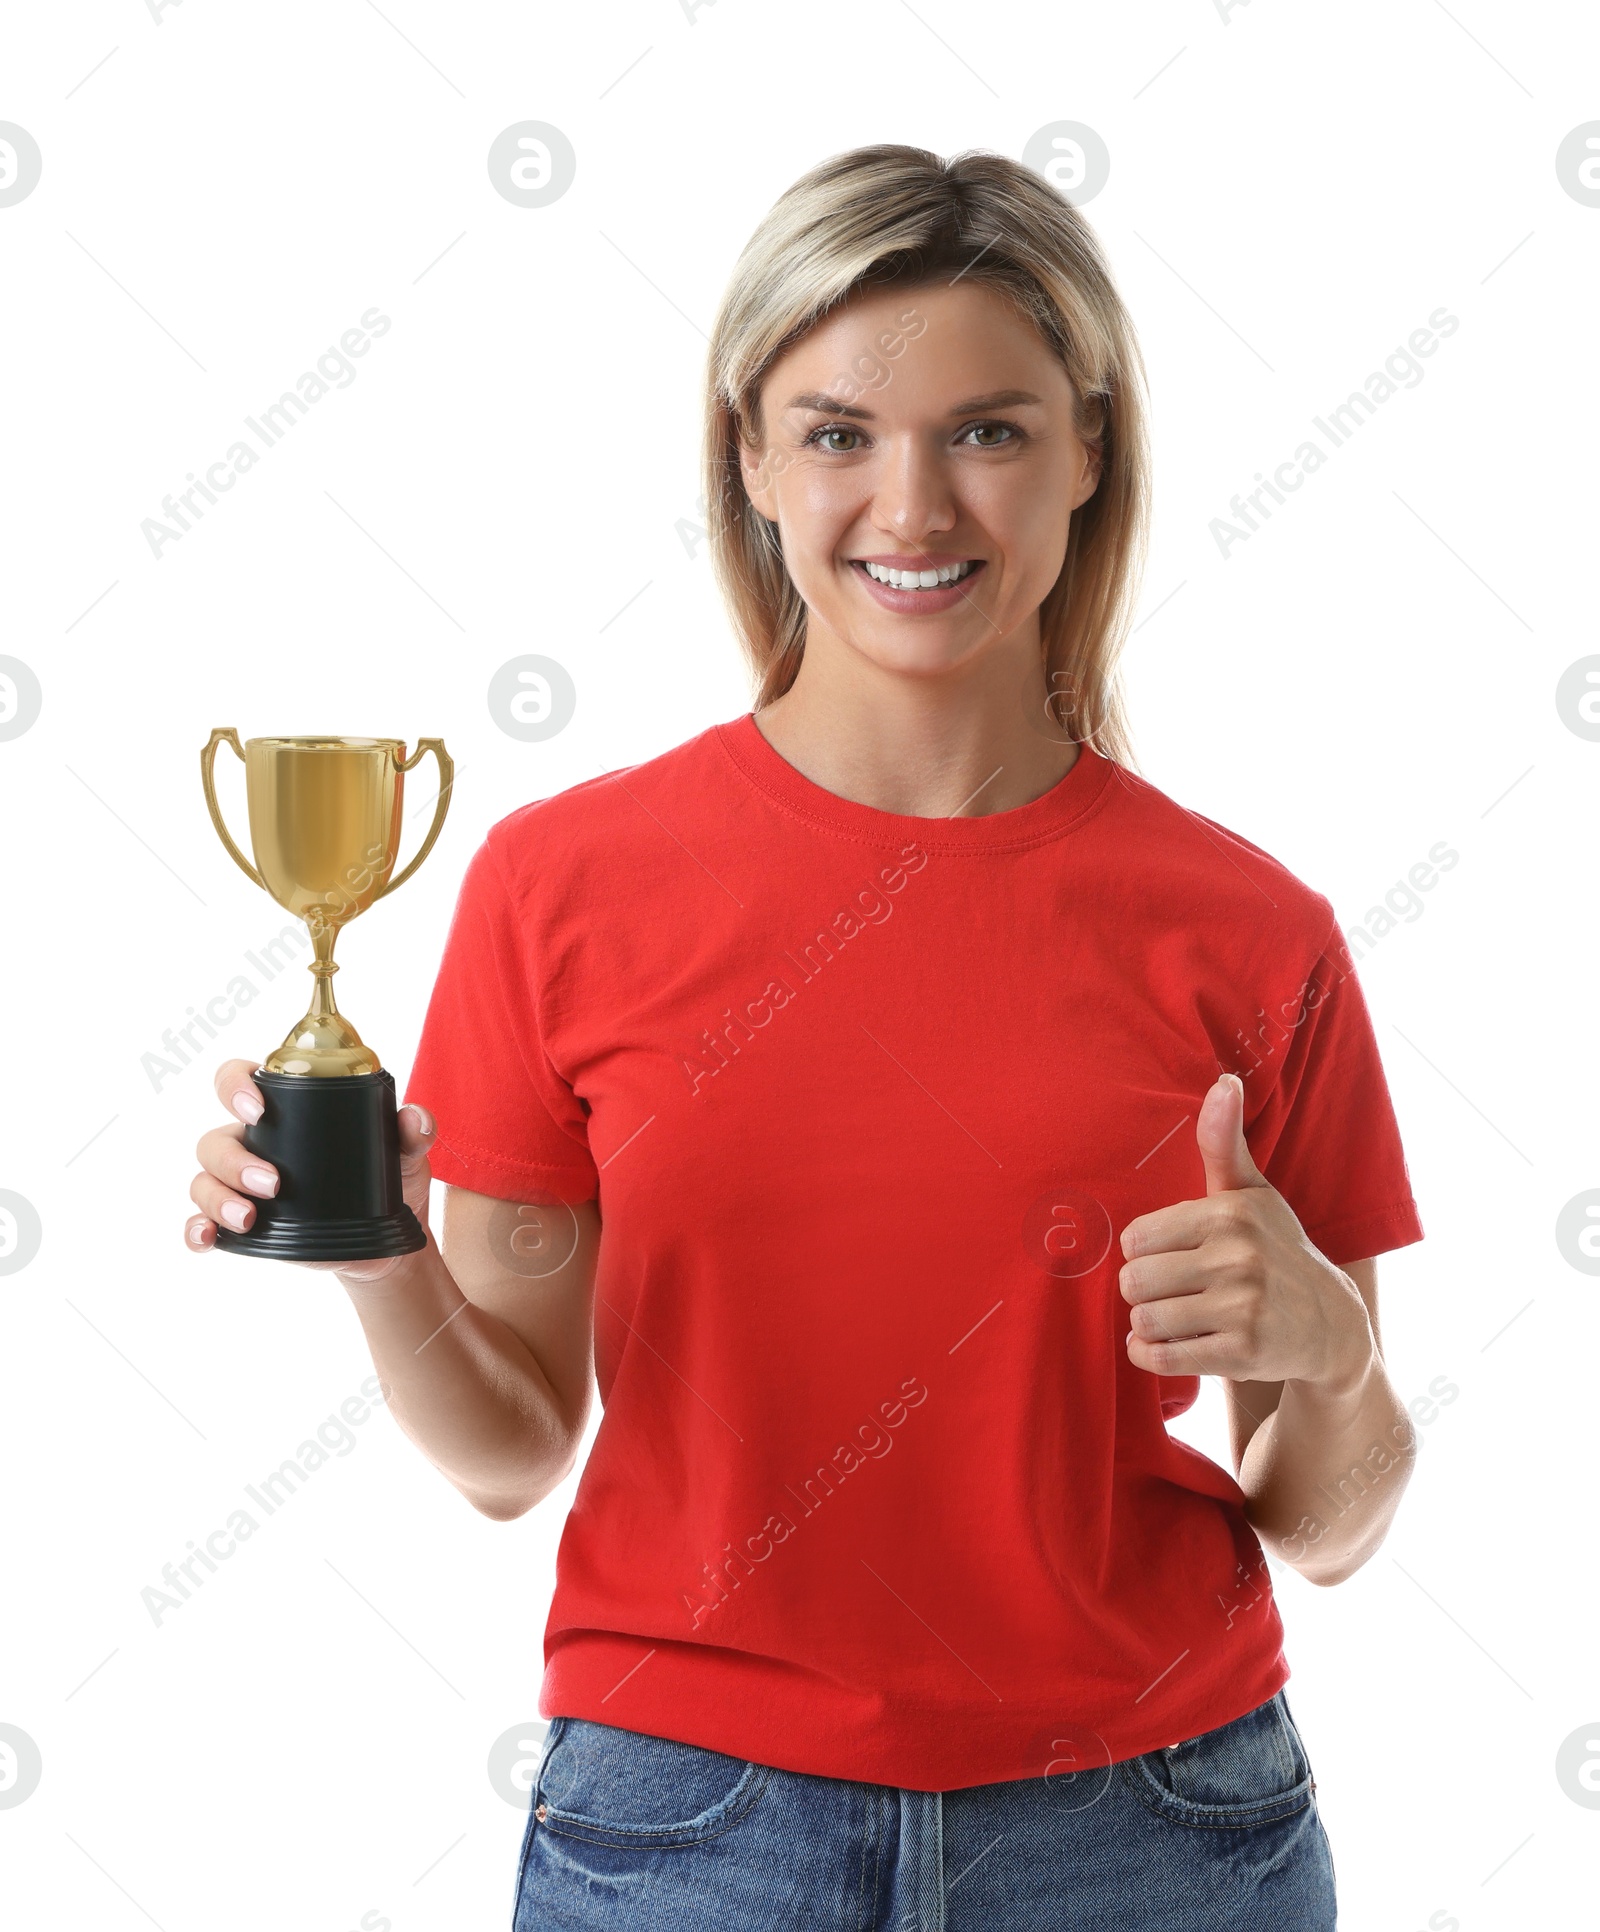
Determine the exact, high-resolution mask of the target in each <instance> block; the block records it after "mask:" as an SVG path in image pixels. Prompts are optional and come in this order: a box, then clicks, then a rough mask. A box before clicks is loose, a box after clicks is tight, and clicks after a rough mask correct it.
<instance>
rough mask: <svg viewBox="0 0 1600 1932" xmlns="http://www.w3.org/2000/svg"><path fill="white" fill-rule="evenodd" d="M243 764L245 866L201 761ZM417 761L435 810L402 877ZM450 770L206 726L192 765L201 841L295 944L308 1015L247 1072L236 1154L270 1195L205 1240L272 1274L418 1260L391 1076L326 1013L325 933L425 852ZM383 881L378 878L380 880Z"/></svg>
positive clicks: (418, 1232) (329, 962)
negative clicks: (430, 781)
mask: <svg viewBox="0 0 1600 1932" xmlns="http://www.w3.org/2000/svg"><path fill="white" fill-rule="evenodd" d="M219 744H228V745H231V746H232V747H233V749H234V751H235V752H236V753H237V754H238V756H239V757H240V758H241V759H242V760H243V761H244V769H245V796H246V800H247V803H248V807H249V814H250V844H251V848H252V850H253V851H254V853H255V864H254V865H252V864H251V863H250V861H249V860H248V859H247V858H246V857H245V855H244V854H243V853H242V852H241V851H240V850H239V848H238V846H237V845H235V844H234V842H233V839H232V837H231V836H230V835H229V832H228V828H227V825H226V824H225V823H224V821H223V817H222V812H221V810H220V808H219V807H218V805H217V793H216V783H215V772H214V768H215V764H216V756H217V746H218V745H219ZM429 751H431V752H432V753H433V755H434V757H435V758H436V759H437V760H438V764H439V799H438V804H437V805H436V807H435V809H434V814H433V823H432V825H431V826H429V828H428V835H427V837H426V838H425V839H424V840H423V841H422V844H421V845H420V846H419V847H418V849H417V852H416V855H415V857H414V858H413V859H412V860H411V862H410V864H409V865H407V866H406V868H405V869H404V871H402V872H400V873H398V874H395V872H394V867H395V861H396V860H397V859H398V858H399V856H400V828H401V817H402V804H403V800H404V797H405V774H406V773H407V772H408V771H410V770H412V769H413V767H415V766H416V765H417V764H419V763H420V762H421V759H422V757H423V754H424V753H425V752H429ZM454 773H455V764H454V761H453V760H452V759H451V757H450V754H449V753H448V752H447V751H446V750H445V748H444V740H443V739H442V738H419V739H418V740H417V748H416V750H415V751H414V752H413V753H412V754H411V756H410V757H409V758H408V757H407V756H406V748H405V743H404V741H403V740H402V739H399V738H249V739H246V741H245V743H244V744H243V745H242V746H241V745H240V743H239V734H238V731H237V730H236V729H235V728H234V727H233V726H232V725H219V726H218V727H217V729H216V730H215V731H213V732H212V734H211V740H210V742H209V743H208V744H207V746H206V747H205V749H204V750H203V751H202V752H201V754H200V776H201V779H202V782H203V783H204V785H205V794H206V803H207V805H208V806H210V808H211V821H212V823H213V824H214V825H215V826H216V828H217V836H218V837H219V838H220V839H221V840H222V843H223V845H224V846H225V847H226V848H227V850H228V851H229V853H231V854H232V856H233V858H234V860H235V861H236V862H237V864H238V866H239V868H240V870H241V871H243V872H244V873H245V875H246V876H247V877H248V878H250V879H252V880H254V882H255V883H256V884H257V885H258V886H260V887H261V888H262V890H263V891H265V892H268V893H270V894H271V895H272V897H273V898H274V899H276V900H277V902H278V904H279V905H280V906H282V907H283V908H284V909H285V910H286V911H288V912H291V913H293V914H294V915H295V917H296V918H298V919H303V920H304V921H305V922H306V930H307V932H308V933H309V934H310V936H311V947H312V960H311V968H310V970H311V975H312V979H313V982H314V986H313V992H312V997H311V1005H310V1007H309V1009H308V1010H307V1011H306V1013H305V1014H304V1015H303V1016H302V1017H301V1018H300V1019H298V1020H296V1021H295V1023H294V1025H293V1026H292V1027H291V1028H290V1029H289V1031H288V1033H287V1034H286V1035H285V1037H284V1041H283V1044H282V1045H281V1046H279V1047H276V1048H274V1049H273V1051H272V1052H271V1053H269V1054H268V1055H267V1057H266V1059H265V1060H263V1061H262V1063H261V1065H260V1066H259V1067H257V1068H256V1070H255V1082H256V1085H257V1086H258V1087H259V1088H260V1089H261V1101H262V1108H263V1111H262V1115H261V1118H260V1119H259V1120H258V1121H256V1122H255V1123H254V1125H253V1126H249V1127H246V1129H245V1132H244V1144H245V1146H246V1148H248V1149H249V1151H250V1152H251V1153H253V1154H259V1155H260V1156H261V1157H262V1158H263V1159H264V1160H268V1161H270V1162H271V1163H272V1165H273V1166H274V1167H275V1168H276V1169H277V1170H278V1175H279V1181H278V1191H277V1193H276V1194H275V1195H273V1196H272V1197H271V1199H269V1200H258V1201H257V1202H256V1204H255V1210H256V1212H255V1219H254V1221H253V1222H252V1223H251V1226H250V1228H249V1230H248V1231H247V1232H243V1233H241V1232H238V1231H236V1230H234V1229H232V1228H226V1227H219V1228H218V1229H217V1246H218V1247H219V1248H227V1249H229V1250H231V1251H232V1252H233V1253H235V1254H254V1255H267V1256H270V1257H273V1258H275V1259H279V1260H284V1261H368V1260H376V1259H378V1258H379V1257H381V1256H384V1255H396V1254H411V1253H413V1252H415V1250H416V1249H418V1248H421V1247H423V1246H425V1245H426V1240H427V1237H426V1236H425V1235H424V1234H423V1232H422V1226H421V1223H420V1222H419V1221H418V1220H417V1217H416V1216H415V1215H414V1214H413V1213H412V1211H411V1209H410V1208H409V1207H407V1206H406V1203H405V1200H404V1198H403V1197H402V1195H401V1192H400V1129H399V1124H398V1122H397V1120H396V1117H395V1116H396V1103H395V1087H394V1076H393V1075H392V1074H391V1073H389V1072H387V1071H386V1070H385V1069H384V1067H383V1066H382V1065H381V1064H380V1062H379V1059H378V1056H377V1054H376V1053H375V1052H374V1051H373V1049H372V1048H371V1047H370V1046H368V1045H367V1044H366V1043H365V1042H364V1041H363V1040H362V1038H361V1035H360V1034H359V1033H357V1031H356V1030H355V1028H354V1027H353V1026H352V1025H351V1024H350V1022H349V1021H348V1020H347V1019H346V1018H345V1016H344V1015H343V1014H342V1013H341V1012H340V1011H339V1009H338V1007H337V1006H336V1005H335V1003H334V998H333V975H334V974H335V973H336V972H338V970H339V969H338V967H337V966H336V965H335V964H334V963H333V945H334V941H335V940H336V939H337V938H338V936H339V931H340V928H341V927H342V926H344V925H346V924H347V923H348V922H349V921H350V920H352V919H354V918H356V917H357V916H358V915H359V914H361V913H363V912H365V911H366V910H367V908H368V907H369V906H370V905H372V904H373V903H374V902H375V901H376V900H379V899H382V898H383V897H384V896H385V895H386V894H388V893H390V892H393V891H394V889H395V887H396V886H397V885H403V884H404V883H405V881H406V880H407V879H409V878H410V877H411V875H412V873H413V872H415V871H416V869H417V867H418V866H419V865H421V863H422V861H423V860H424V859H425V858H426V857H427V856H428V854H429V852H431V851H432V850H433V844H434V841H435V840H436V839H437V838H438V836H439V831H440V828H441V827H442V826H443V824H444V815H445V813H446V811H447V810H448V809H449V805H450V787H451V783H452V780H453V777H454ZM391 875H393V876H391Z"/></svg>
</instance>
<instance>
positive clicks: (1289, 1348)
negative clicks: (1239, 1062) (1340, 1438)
mask: <svg viewBox="0 0 1600 1932" xmlns="http://www.w3.org/2000/svg"><path fill="white" fill-rule="evenodd" d="M1195 1141H1196V1143H1197V1145H1198V1147H1199V1150H1200V1158H1201V1161H1202V1162H1203V1163H1204V1166H1205V1175H1206V1193H1205V1199H1204V1200H1200V1201H1180V1202H1178V1203H1177V1204H1176V1205H1175V1206H1173V1207H1165V1208H1158V1209H1157V1210H1156V1211H1155V1213H1153V1214H1141V1215H1140V1216H1138V1218H1137V1219H1136V1220H1133V1221H1130V1222H1129V1223H1128V1225H1127V1227H1125V1228H1124V1229H1123V1231H1122V1252H1123V1254H1124V1256H1125V1257H1126V1261H1125V1263H1124V1266H1123V1268H1122V1270H1121V1272H1120V1273H1119V1275H1118V1278H1117V1279H1118V1284H1119V1286H1120V1287H1121V1290H1122V1297H1123V1299H1124V1301H1126V1302H1128V1303H1129V1304H1130V1305H1131V1311H1132V1312H1131V1315H1130V1318H1129V1332H1128V1338H1127V1344H1128V1358H1129V1360H1130V1361H1131V1362H1132V1363H1133V1364H1134V1366H1135V1367H1136V1368H1142V1369H1147V1370H1149V1372H1150V1373H1151V1374H1152V1375H1222V1376H1226V1377H1227V1378H1228V1379H1229V1380H1230V1381H1235V1382H1286V1381H1303V1382H1311V1383H1321V1382H1328V1383H1333V1382H1337V1381H1338V1380H1339V1378H1340V1377H1341V1376H1342V1375H1343V1374H1345V1373H1346V1371H1347V1366H1348V1364H1349V1363H1350V1362H1352V1361H1353V1360H1354V1361H1359V1360H1361V1359H1363V1358H1364V1356H1365V1354H1366V1353H1367V1352H1368V1351H1369V1350H1370V1348H1371V1346H1372V1332H1371V1326H1370V1322H1369V1319H1368V1316H1367V1311H1366V1304H1365V1303H1364V1302H1363V1301H1362V1299H1361V1294H1360V1291H1359V1289H1357V1287H1356V1285H1355V1283H1354V1282H1353V1281H1352V1280H1351V1279H1350V1277H1349V1276H1348V1275H1347V1274H1345V1273H1344V1272H1343V1271H1342V1270H1341V1269H1339V1268H1336V1267H1335V1266H1334V1265H1333V1263H1332V1262H1331V1261H1329V1260H1328V1259H1327V1257H1326V1256H1325V1255H1323V1254H1322V1253H1320V1252H1319V1251H1318V1250H1317V1249H1316V1248H1314V1247H1313V1246H1312V1245H1311V1243H1310V1242H1309V1241H1308V1240H1307V1239H1306V1236H1305V1232H1304V1230H1303V1229H1302V1228H1301V1226H1300V1223H1299V1221H1298V1220H1297V1219H1296V1217H1295V1213H1294V1210H1293V1209H1292V1208H1291V1207H1290V1206H1289V1203H1288V1202H1287V1201H1286V1200H1285V1199H1284V1198H1283V1196H1282V1195H1281V1194H1280V1193H1279V1192H1278V1190H1277V1189H1276V1188H1275V1187H1274V1186H1273V1185H1272V1183H1271V1182H1270V1181H1268V1180H1267V1179H1266V1177H1265V1176H1264V1175H1263V1174H1262V1173H1261V1170H1260V1169H1259V1168H1258V1167H1257V1166H1256V1164H1255V1161H1254V1160H1253V1159H1252V1158H1251V1155H1250V1149H1249V1147H1248V1146H1247V1145H1246V1143H1245V1137H1244V1083H1243V1082H1242V1081H1241V1080H1240V1078H1239V1076H1238V1075H1237V1074H1234V1073H1225V1074H1222V1075H1221V1076H1220V1077H1219V1078H1218V1079H1217V1081H1216V1084H1215V1085H1214V1086H1213V1087H1212V1088H1211V1089H1210V1091H1209V1092H1208V1093H1207V1094H1206V1097H1205V1099H1204V1101H1203V1102H1202V1103H1201V1107H1200V1117H1199V1119H1198V1120H1197V1121H1196V1123H1195Z"/></svg>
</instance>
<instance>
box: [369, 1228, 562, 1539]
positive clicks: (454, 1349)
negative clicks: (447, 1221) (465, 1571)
mask: <svg viewBox="0 0 1600 1932" xmlns="http://www.w3.org/2000/svg"><path fill="white" fill-rule="evenodd" d="M339 1279H340V1281H341V1282H342V1283H343V1285H344V1290H345V1293H346V1294H347V1295H349V1297H350V1300H351V1302H352V1303H353V1305H354V1307H355V1311H356V1314H357V1315H358V1316H359V1317H360V1320H361V1326H362V1329H363V1331H364V1332H365V1334H366V1338H367V1345H368V1347H369V1348H370V1349H371V1351H372V1363H373V1367H374V1368H375V1369H376V1370H377V1371H378V1377H379V1380H380V1382H381V1383H382V1385H383V1391H384V1400H385V1402H386V1403H387V1405H388V1407H389V1410H390V1412H391V1413H392V1414H393V1416H394V1418H395V1420H396V1421H397V1422H398V1423H399V1425H400V1427H401V1428H402V1429H404V1431H405V1432H406V1434H407V1435H408V1436H410V1438H411V1439H412V1441H413V1442H415V1443H416V1444H417V1446H418V1448H420V1449H421V1450H422V1452H423V1454H424V1455H425V1456H426V1457H427V1458H428V1460H429V1461H430V1462H431V1463H433V1465H434V1466H435V1468H437V1469H438V1470H439V1471H440V1472H441V1473H442V1474H443V1475H445V1476H446V1477H448V1478H449V1480H450V1481H451V1482H452V1483H453V1484H454V1485H455V1486H456V1488H457V1489H459V1490H460V1491H461V1493H462V1495H463V1496H465V1497H466V1498H467V1500H468V1501H469V1502H470V1503H472V1504H473V1506H474V1507H475V1508H476V1509H479V1510H481V1511H482V1512H483V1514H484V1515H486V1516H492V1517H495V1518H497V1519H500V1520H504V1519H506V1518H508V1517H512V1516H520V1515H522V1514H523V1513H524V1512H525V1511H526V1510H529V1509H531V1508H532V1507H533V1506H534V1504H535V1503H537V1502H540V1501H542V1499H543V1498H544V1497H545V1496H547V1495H548V1494H549V1493H550V1491H551V1490H552V1489H554V1488H555V1487H556V1485H557V1484H558V1483H559V1482H561V1481H562V1479H563V1478H564V1477H565V1476H566V1475H567V1473H568V1472H569V1471H570V1469H571V1468H572V1465H573V1462H574V1460H575V1459H576V1454H577V1443H576V1441H575V1440H574V1437H573V1434H572V1431H571V1429H570V1427H569V1426H568V1423H567V1422H566V1420H565V1418H564V1416H563V1414H562V1409H561V1405H560V1402H559V1400H558V1399H557V1396H556V1392H555V1390H554V1389H553V1388H552V1387H551V1385H550V1382H549V1380H548V1378H547V1377H546V1376H545V1374H544V1371H543V1370H542V1369H541V1368H540V1366H539V1364H538V1362H537V1361H536V1360H535V1359H534V1357H533V1356H532V1354H530V1352H529V1351H528V1349H527V1347H526V1346H525V1345H524V1344H523V1342H522V1341H521V1339H520V1338H519V1337H518V1336H517V1335H515V1334H514V1333H513V1332H512V1330H511V1329H509V1328H508V1327H507V1326H506V1324H505V1323H504V1322H502V1321H500V1320H498V1319H497V1318H496V1317H495V1316H493V1315H491V1314H489V1313H488V1312H487V1311H486V1310H485V1309H482V1308H479V1307H476V1306H475V1305H474V1304H473V1303H472V1302H470V1301H468V1300H467V1298H466V1296H464V1295H463V1294H462V1292H461V1290H460V1289H459V1288H458V1287H457V1286H456V1283H455V1280H454V1277H453V1276H452V1275H451V1273H450V1270H449V1268H448V1267H447V1266H446V1264H445V1259H444V1256H443V1255H442V1254H441V1253H440V1252H439V1248H438V1245H437V1243H436V1242H435V1240H434V1237H433V1235H432V1233H431V1232H430V1233H429V1235H428V1245H427V1246H426V1247H425V1248H419V1249H418V1250H417V1252H416V1253H415V1254H413V1255H407V1256H406V1257H405V1258H404V1260H402V1261H401V1262H400V1264H399V1265H398V1266H397V1267H396V1268H394V1269H393V1270H392V1271H391V1272H390V1273H389V1274H386V1275H384V1276H382V1277H381V1278H380V1279H379V1280H377V1281H359V1280H354V1279H351V1278H350V1277H348V1276H345V1275H340V1277H339Z"/></svg>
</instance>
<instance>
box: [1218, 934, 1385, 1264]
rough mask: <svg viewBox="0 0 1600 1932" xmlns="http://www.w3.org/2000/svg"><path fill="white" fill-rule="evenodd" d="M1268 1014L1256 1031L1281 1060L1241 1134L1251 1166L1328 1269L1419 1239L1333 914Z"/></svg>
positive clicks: (1369, 1033) (1366, 1022)
mask: <svg viewBox="0 0 1600 1932" xmlns="http://www.w3.org/2000/svg"><path fill="white" fill-rule="evenodd" d="M1269 1019H1270V1022H1271V1025H1270V1027H1269V1029H1267V1030H1266V1031H1265V1032H1264V1036H1263V1037H1264V1038H1265V1039H1267V1040H1268V1041H1272V1040H1274V1039H1275V1038H1276V1039H1277V1041H1278V1044H1277V1051H1278V1053H1279V1055H1281V1059H1280V1062H1279V1070H1278V1075H1277V1079H1276V1081H1275V1082H1274V1083H1273V1086H1272V1088H1271V1089H1270V1092H1269V1094H1268V1097H1267V1099H1266V1101H1265V1103H1264V1104H1263V1105H1262V1106H1261V1108H1260V1110H1259V1112H1258V1113H1257V1114H1256V1116H1255V1118H1254V1119H1253V1120H1252V1121H1251V1123H1250V1127H1249V1130H1248V1132H1247V1134H1246V1139H1247V1141H1248V1143H1249V1146H1250V1151H1251V1154H1252V1156H1253V1158H1254V1160H1255V1163H1256V1166H1257V1167H1259V1168H1260V1170H1261V1172H1262V1173H1263V1174H1264V1175H1265V1176H1266V1178H1267V1179H1268V1180H1269V1181H1270V1182H1271V1183H1272V1185H1273V1186H1274V1187H1275V1188H1276V1189H1277V1190H1278V1192H1279V1193H1280V1194H1281V1195H1282V1196H1283V1198H1284V1199H1285V1200H1286V1201H1287V1202H1288V1203H1289V1205H1290V1207H1291V1208H1293V1209H1294V1211H1295V1214H1296V1215H1297V1216H1298V1217H1299V1220H1300V1225H1301V1227H1303V1228H1304V1229H1305V1232H1306V1238H1307V1239H1308V1240H1309V1241H1310V1242H1311V1243H1312V1245H1313V1246H1314V1247H1316V1248H1319V1249H1320V1250H1321V1251H1322V1253H1323V1254H1325V1255H1326V1256H1327V1257H1328V1259H1329V1260H1330V1261H1331V1262H1333V1263H1334V1265H1335V1266H1336V1267H1342V1266H1343V1265H1344V1264H1345V1263H1346V1262H1350V1261H1361V1260H1364V1259H1366V1258H1367V1257H1368V1256H1370V1255H1378V1254H1383V1253H1385V1252H1387V1251H1388V1250H1389V1249H1391V1248H1404V1247H1407V1246H1409V1245H1410V1243H1412V1242H1413V1241H1420V1240H1421V1239H1422V1219H1421V1216H1420V1215H1419V1213H1418V1211H1417V1203H1416V1201H1415V1200H1414V1199H1413V1197H1412V1192H1411V1177H1410V1175H1409V1173H1408V1172H1407V1169H1406V1159H1405V1153H1404V1150H1403V1149H1402V1147H1401V1144H1400V1129H1399V1126H1398V1124H1397V1122H1396V1120H1395V1115H1394V1106H1393V1103H1392V1101H1391V1100H1390V1097H1389V1087H1388V1082H1387V1081H1386V1080H1385V1079H1384V1073H1383V1062H1382V1060H1381V1058H1380V1056H1379V1052H1378V1042H1377V1038H1376V1036H1375V1034H1374V1032H1373V1028H1372V1019H1371V1015H1370V1014H1369V1013H1368V1010H1367V1003H1366V999H1365V997H1364V995H1363V994H1362V991H1361V982H1360V980H1359V979H1358V978H1357V977H1356V970H1355V961H1354V959H1353V958H1352V957H1351V953H1350V948H1349V946H1348V945H1347V944H1346V943H1345V937H1344V934H1343V932H1342V931H1341V930H1340V928H1339V923H1338V921H1337V919H1335V920H1334V921H1333V924H1332V927H1331V929H1330V931H1329V933H1328V938H1327V941H1326V943H1325V945H1324V946H1323V949H1322V952H1321V954H1320V955H1319V956H1318V958H1317V960H1316V963H1315V964H1314V965H1313V967H1312V969H1311V971H1310V973H1309V974H1308V975H1307V976H1306V977H1305V979H1304V981H1303V982H1302V983H1301V985H1300V986H1298V987H1297V988H1295V989H1293V990H1292V992H1291V994H1290V995H1289V997H1287V998H1285V999H1284V1000H1283V1001H1282V1003H1281V1004H1280V1005H1279V1006H1278V1007H1277V1008H1276V1009H1275V1010H1274V1011H1273V1012H1272V1014H1271V1015H1270V1016H1269ZM1285 1033H1286V1035H1287V1037H1279V1036H1283V1035H1284V1034H1285ZM1270 1064H1271V1062H1270V1061H1269V1062H1267V1063H1266V1065H1264V1066H1263V1067H1262V1068H1261V1069H1260V1071H1261V1072H1265V1071H1266V1067H1267V1066H1270ZM1245 1091H1246V1094H1247V1095H1248V1093H1249V1081H1248V1080H1247V1081H1246V1083H1245Z"/></svg>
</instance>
